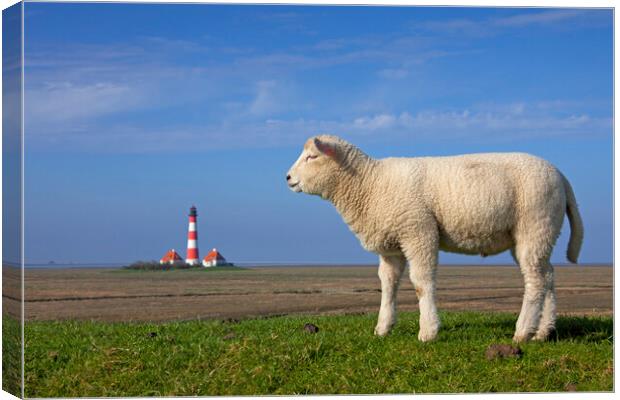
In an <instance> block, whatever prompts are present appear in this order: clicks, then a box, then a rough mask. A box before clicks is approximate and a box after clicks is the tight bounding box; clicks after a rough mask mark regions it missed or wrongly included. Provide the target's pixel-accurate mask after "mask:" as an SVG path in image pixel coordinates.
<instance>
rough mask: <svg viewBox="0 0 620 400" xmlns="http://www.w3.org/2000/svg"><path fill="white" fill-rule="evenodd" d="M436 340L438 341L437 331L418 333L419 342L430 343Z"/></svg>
mask: <svg viewBox="0 0 620 400" xmlns="http://www.w3.org/2000/svg"><path fill="white" fill-rule="evenodd" d="M435 339H437V331H429V332H422V331H420V332H419V333H418V340H419V341H420V342H430V341H432V340H435Z"/></svg>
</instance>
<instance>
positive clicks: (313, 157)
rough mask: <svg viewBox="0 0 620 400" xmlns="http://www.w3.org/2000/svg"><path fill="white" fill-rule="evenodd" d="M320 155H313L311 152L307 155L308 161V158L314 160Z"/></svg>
mask: <svg viewBox="0 0 620 400" xmlns="http://www.w3.org/2000/svg"><path fill="white" fill-rule="evenodd" d="M317 157H318V156H315V155H312V154H310V155H309V156H308V157H306V162H308V160H314V159H315V158H317Z"/></svg>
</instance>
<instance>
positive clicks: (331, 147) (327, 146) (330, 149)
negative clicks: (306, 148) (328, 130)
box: [314, 138, 340, 160]
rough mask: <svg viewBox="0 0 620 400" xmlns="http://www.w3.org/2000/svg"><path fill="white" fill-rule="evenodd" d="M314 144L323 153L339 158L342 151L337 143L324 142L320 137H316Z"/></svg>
mask: <svg viewBox="0 0 620 400" xmlns="http://www.w3.org/2000/svg"><path fill="white" fill-rule="evenodd" d="M314 145H315V146H316V148H317V149H318V150H319V151H320V152H321V153H323V154H325V155H326V156H328V157H331V158H334V159H336V160H337V159H338V158H339V155H340V152H339V151H338V150H339V149H338V145H337V144H336V143H329V142H323V141H322V140H320V139H319V138H314Z"/></svg>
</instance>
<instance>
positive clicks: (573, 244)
mask: <svg viewBox="0 0 620 400" xmlns="http://www.w3.org/2000/svg"><path fill="white" fill-rule="evenodd" d="M562 178H563V180H564V191H565V192H566V215H567V216H568V222H569V223H570V239H569V241H568V250H567V251H566V258H568V261H570V262H572V263H575V264H576V263H577V258H578V257H579V250H581V243H582V242H583V221H582V220H581V215H579V210H578V209H577V200H576V199H575V193H573V188H572V187H571V185H570V183H569V182H568V179H566V177H565V176H562Z"/></svg>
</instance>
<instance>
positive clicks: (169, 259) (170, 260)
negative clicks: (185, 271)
mask: <svg viewBox="0 0 620 400" xmlns="http://www.w3.org/2000/svg"><path fill="white" fill-rule="evenodd" d="M159 263H160V264H170V265H179V264H183V259H182V258H181V256H180V255H179V253H177V252H176V251H175V250H174V249H172V250H168V252H166V254H164V256H163V257H162V258H161V260H159Z"/></svg>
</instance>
